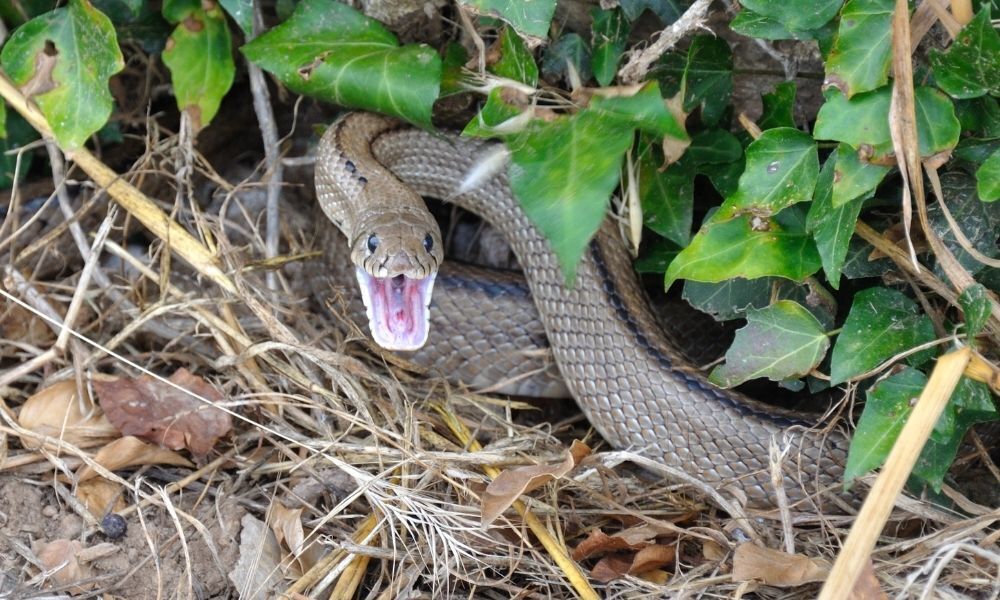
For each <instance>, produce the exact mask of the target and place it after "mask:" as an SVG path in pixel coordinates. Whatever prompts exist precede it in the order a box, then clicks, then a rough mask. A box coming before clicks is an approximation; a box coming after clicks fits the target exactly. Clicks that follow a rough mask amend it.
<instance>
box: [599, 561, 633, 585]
mask: <svg viewBox="0 0 1000 600" xmlns="http://www.w3.org/2000/svg"><path fill="white" fill-rule="evenodd" d="M631 567H632V557H631V556H628V555H623V554H609V555H607V556H605V557H604V558H602V559H601V560H599V561H597V564H596V565H594V568H593V569H591V570H590V576H591V577H593V578H594V580H596V581H599V582H601V583H607V582H609V581H614V580H615V579H621V578H622V577H625V576H626V575H628V570H629V568H631Z"/></svg>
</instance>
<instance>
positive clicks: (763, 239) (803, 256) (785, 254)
mask: <svg viewBox="0 0 1000 600" xmlns="http://www.w3.org/2000/svg"><path fill="white" fill-rule="evenodd" d="M794 212H795V211H794V209H792V208H789V209H787V210H785V211H782V213H780V214H778V215H776V216H775V217H772V218H766V217H761V216H755V215H753V214H746V213H741V212H739V209H737V208H735V207H733V206H726V205H723V207H722V208H720V209H719V211H718V212H716V213H715V215H713V216H712V218H710V219H709V220H708V221H707V222H706V223H705V224H704V225H702V227H701V229H700V230H699V231H698V233H697V234H695V236H694V239H693V240H692V241H691V244H690V245H688V247H687V248H685V249H684V250H682V251H681V253H680V254H679V255H677V258H676V259H674V261H673V262H672V263H670V268H669V269H668V270H667V272H666V274H665V275H664V284H665V285H666V287H670V285H671V284H672V283H673V282H674V281H676V280H678V279H693V280H695V281H708V282H719V281H722V280H724V279H730V278H732V277H744V278H746V279H754V278H757V277H764V276H767V275H774V276H778V277H785V278H787V279H792V280H795V281H802V280H803V279H805V278H806V277H808V276H809V275H812V274H813V273H815V272H816V271H817V270H819V268H820V260H819V254H818V253H817V252H816V246H815V245H814V244H813V242H812V240H811V239H810V237H809V236H808V235H806V234H805V231H804V227H803V226H802V224H801V223H799V222H797V221H798V219H797V218H795V215H794Z"/></svg>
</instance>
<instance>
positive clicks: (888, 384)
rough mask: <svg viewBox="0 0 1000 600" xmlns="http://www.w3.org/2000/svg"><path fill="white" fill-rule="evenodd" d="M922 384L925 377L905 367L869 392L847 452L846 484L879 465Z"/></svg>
mask: <svg viewBox="0 0 1000 600" xmlns="http://www.w3.org/2000/svg"><path fill="white" fill-rule="evenodd" d="M834 352H836V349H834ZM925 385H927V376H926V375H924V374H923V373H921V372H920V371H918V370H916V369H911V368H909V367H907V368H904V369H903V370H902V371H900V372H899V373H896V374H894V375H891V376H889V377H887V378H885V379H883V380H881V381H879V382H878V383H876V384H875V385H874V386H873V387H872V388H871V389H869V390H868V392H867V394H866V396H867V401H866V402H865V409H864V411H862V413H861V418H860V419H859V420H858V427H857V429H855V430H854V437H853V438H851V448H850V450H849V451H848V453H847V465H846V466H845V468H844V481H845V482H850V481H852V480H854V479H856V478H858V477H860V476H861V475H864V474H865V473H867V472H868V471H871V470H872V469H877V468H878V467H880V466H882V464H883V463H884V462H885V458H886V456H888V455H889V451H890V450H892V445H893V444H895V443H896V438H898V437H899V432H900V431H902V429H903V425H904V424H905V423H906V419H907V418H908V417H909V416H910V412H911V411H912V410H913V406H912V402H913V400H914V399H916V398H918V397H919V396H920V394H921V392H923V390H924V386H925Z"/></svg>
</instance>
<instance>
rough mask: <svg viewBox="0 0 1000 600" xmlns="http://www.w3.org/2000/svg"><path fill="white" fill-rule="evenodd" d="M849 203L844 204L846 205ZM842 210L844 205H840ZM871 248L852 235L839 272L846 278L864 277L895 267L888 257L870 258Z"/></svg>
mask: <svg viewBox="0 0 1000 600" xmlns="http://www.w3.org/2000/svg"><path fill="white" fill-rule="evenodd" d="M849 204H850V203H848V204H845V205H844V206H848V205H849ZM841 209H842V210H843V209H844V207H843V206H842V207H841ZM872 250H873V248H872V247H871V246H870V245H869V244H868V242H866V241H864V240H862V239H861V238H856V237H852V238H851V241H850V242H849V243H848V244H847V258H845V259H844V266H843V268H842V269H841V272H842V273H843V274H844V277H847V278H848V279H864V278H866V277H882V276H883V275H885V274H887V273H889V272H890V271H892V270H894V269H895V268H896V267H895V265H893V263H892V261H891V260H889V259H888V258H885V257H882V258H876V259H872V258H871V255H872Z"/></svg>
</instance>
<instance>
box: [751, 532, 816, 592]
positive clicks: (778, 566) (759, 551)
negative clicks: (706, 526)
mask: <svg viewBox="0 0 1000 600" xmlns="http://www.w3.org/2000/svg"><path fill="white" fill-rule="evenodd" d="M829 573H830V566H829V565H828V564H826V562H824V561H820V560H815V559H812V558H809V557H808V556H803V555H801V554H788V553H787V552H782V551H780V550H771V549H770V548H762V547H760V546H756V545H754V544H753V543H751V542H746V543H743V544H740V545H739V546H737V547H736V552H735V553H734V554H733V581H760V582H762V583H765V584H767V585H773V586H777V587H794V586H797V585H802V584H803V583H812V582H816V581H823V580H825V579H826V576H827V575H829Z"/></svg>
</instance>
